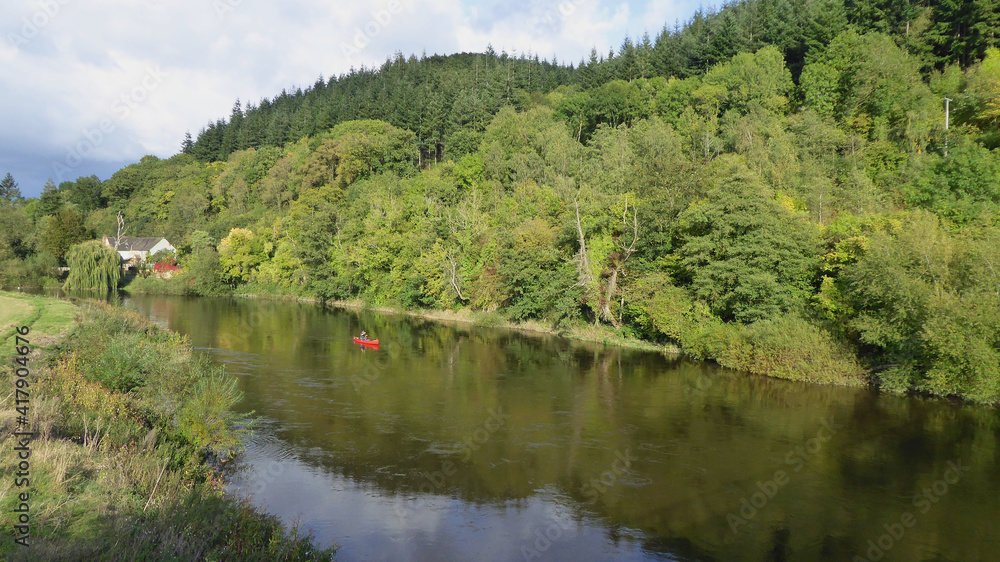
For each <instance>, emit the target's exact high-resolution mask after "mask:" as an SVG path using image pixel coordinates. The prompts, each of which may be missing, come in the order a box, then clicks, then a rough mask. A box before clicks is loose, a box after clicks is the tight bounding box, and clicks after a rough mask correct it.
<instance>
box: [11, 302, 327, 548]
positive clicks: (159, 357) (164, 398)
mask: <svg viewBox="0 0 1000 562" xmlns="http://www.w3.org/2000/svg"><path fill="white" fill-rule="evenodd" d="M0 313H2V316H0V318H2V319H3V322H4V323H5V325H7V326H8V327H7V328H5V330H8V331H10V332H13V327H14V326H15V325H25V324H27V325H29V326H31V328H32V330H31V333H30V334H29V337H31V338H33V339H32V346H33V347H34V346H35V342H36V341H49V342H50V343H49V345H48V347H45V348H36V349H39V353H38V354H35V355H34V356H33V357H32V359H31V363H30V365H31V378H30V379H29V380H30V383H31V385H30V387H29V388H30V391H31V402H30V405H29V423H28V428H27V429H30V430H31V431H34V432H35V433H36V436H35V438H34V440H33V441H32V443H31V456H30V459H31V467H30V471H31V489H30V494H31V496H30V510H31V511H30V513H31V547H30V548H27V549H26V548H23V547H20V546H18V545H16V544H15V543H14V542H13V538H14V536H15V535H14V529H13V524H14V518H13V516H14V515H15V514H14V512H13V509H14V508H15V507H16V506H17V502H18V501H19V500H18V499H17V494H19V493H21V492H23V491H25V489H24V488H19V487H16V485H15V478H14V473H15V472H16V471H17V470H18V467H17V463H18V459H17V456H16V455H14V454H10V455H0V536H2V537H3V538H2V539H0V559H2V560H134V559H141V560H330V559H331V558H332V555H333V551H332V549H326V550H324V549H319V548H317V547H316V546H315V545H314V544H313V542H312V540H311V538H310V537H309V536H308V535H303V534H302V533H299V532H298V530H297V529H291V530H286V529H285V528H284V527H283V526H282V525H281V523H280V521H279V520H278V519H277V518H275V517H273V516H270V515H267V514H265V513H262V512H260V511H258V510H256V509H255V508H253V507H252V506H250V505H249V504H247V503H246V502H245V501H242V500H239V499H236V498H233V497H230V496H227V495H225V494H224V493H223V492H222V488H223V486H222V481H221V477H220V475H219V473H218V472H217V470H216V469H214V468H212V467H213V466H214V460H215V459H220V460H225V459H227V458H229V457H231V456H232V455H233V454H235V453H236V452H238V450H239V449H240V447H241V444H242V438H243V436H244V429H242V428H245V427H246V421H247V420H246V419H245V417H244V416H240V415H237V414H235V413H233V411H232V408H233V406H234V405H235V404H236V403H237V402H238V401H239V400H240V399H241V398H242V395H241V393H240V392H239V390H238V388H237V385H236V380H235V378H233V377H232V376H229V375H227V374H226V373H225V372H223V371H221V370H220V369H218V368H216V367H213V366H212V365H211V364H210V363H209V362H208V360H207V359H206V358H205V357H204V356H202V355H200V354H198V353H195V352H194V351H192V349H191V347H190V345H189V343H188V342H187V340H186V339H185V338H184V337H182V336H180V335H178V334H176V333H173V332H169V331H166V330H162V329H161V328H159V327H157V326H156V325H154V324H152V323H150V322H149V321H147V320H145V319H144V318H142V317H140V316H139V315H137V314H135V313H130V312H125V311H123V310H121V309H119V308H115V307H113V306H110V305H106V304H99V303H84V304H82V305H81V306H80V307H79V308H77V307H74V306H73V305H70V304H69V303H65V302H62V301H58V300H55V299H47V298H42V297H27V296H22V295H7V294H4V295H0ZM74 317H76V318H77V321H76V322H74V321H73V319H74ZM39 338H40V339H39ZM60 338H61V341H60ZM56 342H59V345H58V347H56V346H55V343H56ZM9 347H10V352H11V353H13V345H11V346H9ZM14 406H15V404H14V394H13V385H12V384H11V385H9V386H7V387H6V388H3V389H2V390H0V436H2V437H0V441H3V442H2V443H0V447H4V448H5V449H6V450H8V451H12V450H13V446H14V443H13V442H12V439H13V436H12V434H13V432H14V431H15V430H17V429H19V428H23V426H20V425H18V423H17V422H18V420H17V417H18V416H19V415H21V414H20V413H18V412H17V411H16V410H15V408H14ZM209 460H213V464H211V465H210V464H209V463H208V462H207V461H209Z"/></svg>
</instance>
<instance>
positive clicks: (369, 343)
mask: <svg viewBox="0 0 1000 562" xmlns="http://www.w3.org/2000/svg"><path fill="white" fill-rule="evenodd" d="M354 343H357V344H361V345H367V346H368V347H378V340H362V339H358V338H354Z"/></svg>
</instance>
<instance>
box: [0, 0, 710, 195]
mask: <svg viewBox="0 0 1000 562" xmlns="http://www.w3.org/2000/svg"><path fill="white" fill-rule="evenodd" d="M44 6H48V8H45V7H44ZM679 9H683V5H680V4H670V3H667V4H664V3H655V2H648V3H640V4H636V3H630V4H626V3H614V2H601V1H600V0H542V1H541V2H516V1H514V2H512V1H505V2H499V1H495V0H476V1H472V2H468V1H466V2H461V1H459V0H429V1H426V2H417V1H416V0H374V1H372V2H367V3H339V2H338V3H332V2H327V1H323V0H289V1H286V2H265V1H263V0H207V1H206V0H176V1H168V0H146V1H141V2H137V1H128V0H88V1H87V2H84V1H82V0H45V1H44V2H37V1H32V0H19V1H15V2H5V3H4V5H3V7H0V22H4V23H3V24H0V35H2V39H3V41H2V43H0V104H2V107H3V108H4V110H3V111H2V112H0V166H2V167H3V168H0V174H3V173H6V172H7V171H8V170H9V171H11V172H12V173H14V175H15V178H18V180H19V181H20V182H21V187H22V191H24V192H25V193H26V194H29V195H37V194H38V193H39V192H40V190H41V185H42V183H43V182H44V180H45V178H46V177H50V176H51V177H53V178H55V179H57V181H58V180H60V179H61V180H68V179H75V178H76V177H77V176H78V175H88V174H90V173H95V172H96V171H97V170H100V171H101V172H102V175H101V178H102V179H106V177H107V174H106V172H107V170H108V169H116V167H120V166H122V165H125V164H127V163H129V162H134V161H136V160H138V159H139V158H140V157H141V156H142V155H144V154H147V153H153V154H156V155H157V156H161V157H168V156H171V155H172V154H174V153H175V152H176V151H177V149H178V147H179V144H180V141H181V139H182V138H183V135H184V132H185V131H186V130H190V131H191V132H192V134H197V132H198V130H199V129H200V128H202V127H203V126H205V125H206V124H207V123H209V122H210V121H214V120H216V119H218V118H225V117H227V116H228V115H229V112H230V109H231V108H232V105H233V102H234V101H235V100H236V98H240V99H241V100H242V101H243V102H244V105H246V103H248V102H252V103H257V102H258V101H259V100H260V99H261V98H263V97H266V98H272V97H274V96H275V95H277V94H279V93H280V92H281V90H282V89H288V90H293V89H294V88H296V87H302V88H305V87H308V86H311V85H312V84H313V83H314V82H315V80H316V78H318V77H319V76H320V75H322V76H325V77H330V76H335V75H340V74H345V73H347V72H348V71H349V70H350V68H351V67H360V66H361V65H365V66H368V67H371V66H377V65H379V64H381V63H382V62H383V61H384V60H385V59H386V58H388V57H391V56H392V55H393V54H394V53H395V52H396V51H399V52H402V53H403V54H404V55H405V56H409V55H410V54H416V55H418V56H419V55H420V54H421V53H423V52H426V53H427V54H451V53H455V52H461V51H469V52H473V51H483V50H485V48H486V46H487V45H490V44H492V45H493V47H494V49H495V50H496V51H498V52H500V51H501V50H507V52H509V53H514V52H517V53H524V52H529V51H530V52H532V53H537V54H538V55H539V56H540V57H542V58H551V57H552V56H553V55H555V56H557V57H558V59H559V60H560V61H563V62H572V63H576V62H578V61H579V60H580V59H581V58H585V57H586V56H587V54H588V53H589V51H590V48H591V47H592V46H597V47H598V50H599V51H602V52H606V50H607V48H608V47H615V48H617V46H618V45H620V44H621V40H622V38H623V37H624V35H625V34H626V33H629V32H631V33H632V34H633V35H637V34H641V32H642V29H633V28H635V27H636V26H637V25H638V23H642V22H646V21H649V22H650V25H649V26H648V27H649V29H650V30H651V33H652V34H654V35H655V32H656V31H658V30H659V29H660V28H661V27H662V25H663V24H664V23H669V24H672V23H673V19H674V17H675V16H673V15H671V14H673V13H676V11H677V10H679ZM672 10H673V11H672ZM690 11H693V8H690V9H689V12H690ZM667 16H669V21H664V20H663V18H664V17H667ZM680 17H682V18H683V17H686V16H683V15H681V16H680ZM653 20H657V21H653ZM637 22H638V23H637ZM359 45H360V46H359ZM352 47H353V50H352ZM150 69H153V72H154V73H155V74H157V75H158V76H160V77H161V78H162V80H160V81H155V80H153V79H151V78H150V77H149V75H150ZM156 69H159V70H158V71H157V70H156ZM125 109H127V111H125ZM107 119H109V120H111V122H112V123H113V125H114V130H113V131H112V132H110V133H106V134H104V135H103V138H101V140H100V142H94V143H93V144H94V145H95V146H93V147H92V150H89V151H88V153H87V156H86V158H84V159H83V161H82V162H81V163H80V164H79V165H77V166H73V167H70V169H69V170H63V172H64V173H65V177H62V178H57V177H56V175H55V173H54V171H53V169H52V163H53V162H62V163H65V161H66V158H67V154H68V153H71V152H72V151H73V149H74V147H77V146H81V147H82V146H85V145H86V144H87V142H86V141H87V140H88V139H93V138H96V137H94V136H93V134H92V131H93V130H94V129H95V127H96V128H97V129H98V130H99V129H100V126H99V124H100V123H101V122H102V120H107Z"/></svg>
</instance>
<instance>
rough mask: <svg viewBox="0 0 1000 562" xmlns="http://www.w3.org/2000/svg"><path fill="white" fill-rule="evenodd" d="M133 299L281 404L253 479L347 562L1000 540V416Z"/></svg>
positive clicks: (296, 310)
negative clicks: (356, 340)
mask: <svg viewBox="0 0 1000 562" xmlns="http://www.w3.org/2000/svg"><path fill="white" fill-rule="evenodd" d="M126 306H128V307H131V308H133V309H135V310H137V311H139V312H141V313H142V314H144V315H146V316H148V317H150V318H152V319H153V320H155V321H157V322H159V323H161V324H163V325H164V326H168V327H170V328H171V329H173V330H177V331H179V332H181V333H184V334H187V335H188V336H189V337H190V338H191V341H192V343H193V344H194V345H195V346H196V347H199V348H204V349H206V350H208V352H209V353H211V355H212V356H213V357H214V359H215V360H216V361H218V362H220V363H223V364H225V365H226V366H227V369H228V371H229V372H230V373H233V374H235V375H237V376H238V377H239V378H240V380H241V384H242V388H243V390H244V392H245V393H246V402H245V403H244V404H243V407H244V408H245V409H247V410H253V411H255V412H256V413H257V414H258V415H259V416H261V417H262V418H263V421H262V424H261V426H260V428H259V429H258V431H257V433H256V434H255V436H254V438H253V440H252V441H251V442H250V443H249V445H248V450H247V453H246V454H245V455H244V457H243V458H242V459H241V460H240V461H238V462H237V463H236V464H237V466H236V467H234V469H233V471H232V474H231V475H230V478H231V486H230V487H231V490H232V491H234V492H236V493H241V494H249V495H250V496H251V498H252V500H253V502H254V503H256V504H258V505H262V506H265V507H266V508H267V509H269V510H270V511H271V512H273V513H275V514H277V515H279V516H280V517H282V518H283V519H285V520H287V521H289V522H291V521H293V520H298V521H299V522H300V523H301V524H302V525H303V526H304V527H305V528H307V529H310V530H311V531H312V532H313V533H314V534H315V536H316V537H317V538H318V539H320V541H321V542H323V543H325V544H330V543H332V542H336V543H337V544H338V545H339V546H340V549H341V550H340V554H339V555H338V558H339V559H343V560H356V559H391V560H407V559H424V560H525V559H528V560H568V559H574V560H604V559H636V560H642V559H678V560H851V559H852V557H854V556H855V555H858V556H861V557H862V558H865V557H869V556H871V557H872V559H874V558H876V557H879V558H880V559H882V560H992V559H995V558H996V556H997V553H998V552H1000V525H998V524H997V522H996V519H995V518H996V515H997V513H1000V493H998V492H1000V489H998V488H1000V462H998V461H1000V452H998V447H997V441H998V436H1000V423H998V416H997V412H996V411H995V410H991V409H984V408H979V407H972V406H963V405H958V404H953V403H948V402H944V401H936V400H933V401H932V400H924V399H918V398H903V397H894V396H878V395H876V394H873V393H871V392H867V391H858V390H849V389H842V388H834V387H824V386H811V385H803V384H797V383H789V382H784V381H776V380H769V379H763V378H759V377H752V376H747V375H744V374H738V373H731V372H729V371H725V370H722V369H718V368H715V367H712V366H710V365H706V364H699V363H693V362H688V361H677V360H671V359H669V358H665V357H663V356H661V355H658V354H654V353H648V352H639V351H632V350H621V349H615V348H605V347H603V346H598V345H593V344H584V343H577V342H569V341H566V340H563V339H560V338H556V337H550V336H527V335H522V334H517V333H511V332H505V331H500V330H492V329H485V328H473V327H467V326H447V325H443V324H438V323H432V322H426V321H421V320H416V319H412V318H407V317H402V316H391V315H378V314H372V313H366V312H354V311H343V310H327V309H322V308H318V307H315V306H311V305H301V304H290V303H277V302H264V301H243V300H213V299H185V298H178V297H144V296H137V297H132V298H130V299H128V300H127V302H126ZM362 329H365V330H367V331H368V332H369V333H370V334H372V336H373V337H377V338H380V339H381V340H382V342H383V344H382V346H381V348H380V349H379V350H378V351H374V350H367V349H362V348H360V347H359V346H355V345H353V344H352V343H351V337H352V335H355V334H357V333H359V332H360V331H361V330H362ZM955 467H957V469H958V471H956V470H955ZM869 541H872V542H871V543H869Z"/></svg>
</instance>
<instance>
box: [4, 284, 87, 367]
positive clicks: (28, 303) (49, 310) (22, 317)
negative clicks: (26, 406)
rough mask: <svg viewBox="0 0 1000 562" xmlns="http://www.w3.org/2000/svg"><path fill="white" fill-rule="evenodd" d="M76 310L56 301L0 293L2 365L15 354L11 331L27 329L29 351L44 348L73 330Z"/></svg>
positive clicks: (14, 336)
mask: <svg viewBox="0 0 1000 562" xmlns="http://www.w3.org/2000/svg"><path fill="white" fill-rule="evenodd" d="M76 311H77V308H76V306H75V305H73V304H72V303H69V302H66V301H62V300H59V299H53V298H47V297H36V296H32V295H24V294H21V293H7V292H0V334H2V335H0V337H2V338H3V347H0V360H2V361H3V363H4V364H6V363H7V362H9V361H10V359H11V358H12V357H13V356H14V354H15V350H14V347H15V344H16V342H17V340H16V336H17V335H18V334H17V332H15V328H18V327H21V326H28V327H29V329H30V332H29V333H28V334H27V335H26V336H24V337H26V338H27V339H28V341H29V342H30V346H31V348H32V349H38V348H47V347H50V346H52V345H53V344H55V343H57V342H58V341H60V340H61V339H62V338H63V336H65V335H66V334H67V333H68V332H69V331H70V330H71V329H72V328H73V326H74V317H75V316H76Z"/></svg>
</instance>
